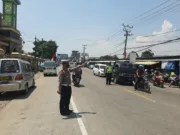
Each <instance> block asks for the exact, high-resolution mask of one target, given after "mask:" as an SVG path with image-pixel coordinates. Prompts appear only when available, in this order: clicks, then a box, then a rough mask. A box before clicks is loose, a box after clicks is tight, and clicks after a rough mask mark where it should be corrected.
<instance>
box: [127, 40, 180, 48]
mask: <svg viewBox="0 0 180 135" xmlns="http://www.w3.org/2000/svg"><path fill="white" fill-rule="evenodd" d="M179 40H180V38H176V39H171V40H167V41H164V42H161V43H157V44H151V45H144V46H139V47H131V48H127V49H128V50H130V49H138V48H144V47H153V46H157V45H162V44H167V43H171V42H176V41H179Z"/></svg>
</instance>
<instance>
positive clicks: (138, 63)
mask: <svg viewBox="0 0 180 135" xmlns="http://www.w3.org/2000/svg"><path fill="white" fill-rule="evenodd" d="M157 63H159V62H155V61H137V62H136V63H135V64H137V65H154V64H157Z"/></svg>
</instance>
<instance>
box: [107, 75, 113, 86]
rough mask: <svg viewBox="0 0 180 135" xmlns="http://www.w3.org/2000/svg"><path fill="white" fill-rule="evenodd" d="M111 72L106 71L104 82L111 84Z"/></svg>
mask: <svg viewBox="0 0 180 135" xmlns="http://www.w3.org/2000/svg"><path fill="white" fill-rule="evenodd" d="M111 77H112V73H106V84H111Z"/></svg>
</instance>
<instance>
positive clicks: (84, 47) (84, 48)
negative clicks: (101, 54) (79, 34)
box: [82, 45, 87, 62]
mask: <svg viewBox="0 0 180 135" xmlns="http://www.w3.org/2000/svg"><path fill="white" fill-rule="evenodd" d="M82 46H83V59H84V62H85V61H86V60H85V51H86V46H87V45H82Z"/></svg>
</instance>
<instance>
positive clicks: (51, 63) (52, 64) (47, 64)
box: [44, 62, 56, 67]
mask: <svg viewBox="0 0 180 135" xmlns="http://www.w3.org/2000/svg"><path fill="white" fill-rule="evenodd" d="M44 66H45V67H46V66H48V67H49V66H51V67H55V66H56V63H55V62H45V63H44Z"/></svg>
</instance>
